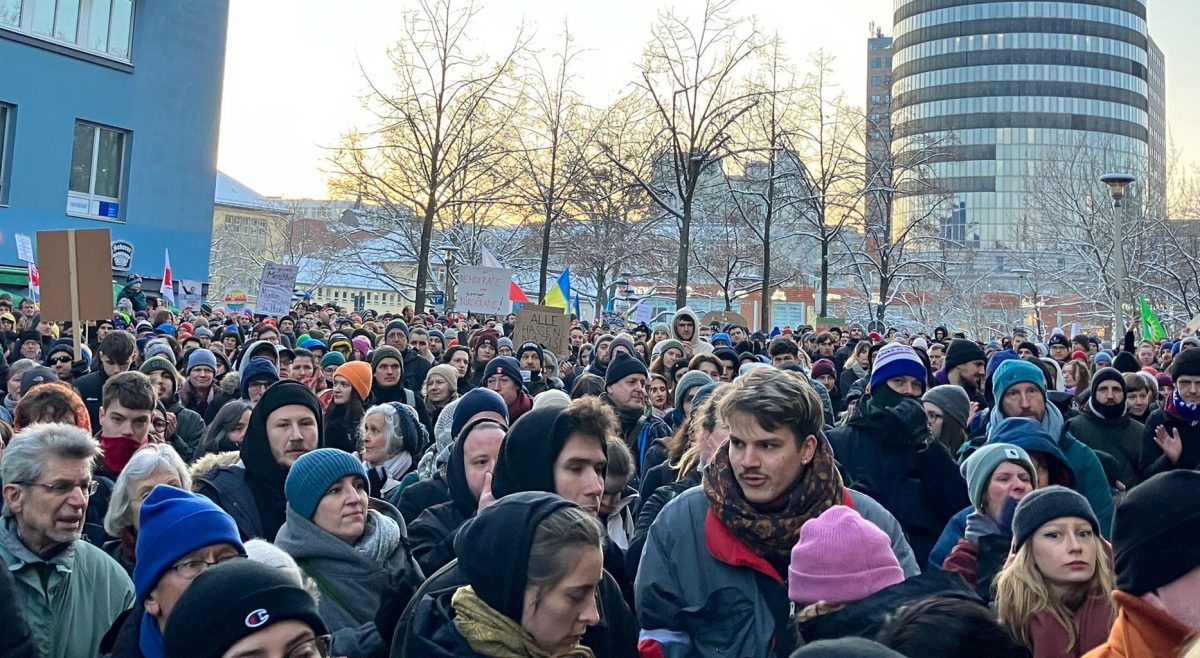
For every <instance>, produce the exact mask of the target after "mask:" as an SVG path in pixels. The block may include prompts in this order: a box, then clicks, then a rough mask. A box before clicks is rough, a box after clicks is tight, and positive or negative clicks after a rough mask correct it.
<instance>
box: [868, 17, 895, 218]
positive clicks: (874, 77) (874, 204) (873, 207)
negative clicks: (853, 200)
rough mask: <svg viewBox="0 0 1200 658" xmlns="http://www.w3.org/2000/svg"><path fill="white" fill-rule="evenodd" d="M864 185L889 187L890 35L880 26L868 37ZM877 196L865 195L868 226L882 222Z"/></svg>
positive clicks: (882, 209)
mask: <svg viewBox="0 0 1200 658" xmlns="http://www.w3.org/2000/svg"><path fill="white" fill-rule="evenodd" d="M865 107H866V108H867V125H866V130H867V135H866V146H867V158H866V159H867V178H866V180H867V185H868V186H871V187H890V186H891V180H892V172H891V161H892V158H891V150H892V146H891V140H892V38H891V37H887V36H884V35H883V32H882V31H881V30H879V29H876V30H875V34H874V35H873V36H872V37H870V38H869V39H867V102H866V106H865ZM881 206H882V202H881V200H880V195H875V194H869V195H867V220H866V225H867V226H879V225H881V224H882V223H883V220H884V213H885V212H887V210H886V209H885V208H882V207H881Z"/></svg>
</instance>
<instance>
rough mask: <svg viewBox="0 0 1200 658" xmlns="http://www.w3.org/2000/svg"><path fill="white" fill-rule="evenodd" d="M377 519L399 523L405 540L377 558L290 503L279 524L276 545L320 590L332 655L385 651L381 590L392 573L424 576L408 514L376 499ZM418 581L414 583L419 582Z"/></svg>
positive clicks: (351, 656)
mask: <svg viewBox="0 0 1200 658" xmlns="http://www.w3.org/2000/svg"><path fill="white" fill-rule="evenodd" d="M370 509H371V511H372V512H375V513H378V515H379V516H375V514H372V516H373V517H375V518H374V519H372V522H374V523H380V522H383V520H382V519H384V518H386V519H391V520H392V521H393V522H395V523H396V524H397V525H398V526H399V527H400V542H399V543H398V544H397V545H396V547H395V548H394V549H392V551H391V552H390V553H389V554H388V555H387V556H386V557H385V558H384V560H383V561H382V562H377V561H375V560H373V559H371V558H370V557H368V556H367V555H364V554H363V553H361V552H359V551H358V550H357V548H356V547H354V546H351V545H350V544H347V543H346V542H344V541H342V540H341V539H338V538H337V537H334V536H333V535H331V534H329V533H328V532H326V531H324V530H322V529H321V528H319V527H317V525H316V524H315V523H313V522H312V521H310V520H308V519H306V518H304V517H303V516H301V515H299V514H297V513H296V512H295V511H294V510H293V509H292V507H291V506H290V505H289V506H288V509H287V521H286V522H284V524H283V527H281V528H280V529H279V534H278V535H277V536H276V538H275V546H276V547H278V548H280V549H282V550H283V551H285V552H286V553H287V554H288V555H290V556H292V558H293V559H295V560H296V564H298V565H299V566H300V568H301V569H303V570H304V573H305V574H306V575H308V577H309V578H311V579H312V580H313V581H315V582H316V583H317V586H318V587H319V588H320V590H321V596H320V599H319V600H318V602H317V611H318V612H319V613H320V614H321V619H323V620H324V621H325V625H326V626H327V627H328V628H329V631H330V632H331V633H332V635H333V655H336V656H347V657H348V658H354V657H355V656H376V655H382V654H383V653H384V652H385V651H386V640H385V638H382V637H380V635H379V631H378V630H377V629H376V628H375V622H374V619H375V612H376V611H377V610H378V609H379V604H380V595H381V594H382V593H383V589H384V588H385V587H387V585H388V583H389V582H390V580H391V579H393V578H401V579H414V580H415V583H419V582H421V581H422V580H424V576H423V575H422V574H421V568H420V567H419V566H417V563H416V562H415V561H414V560H413V559H412V553H411V552H410V550H409V545H408V538H407V532H406V529H405V525H404V519H402V518H401V517H400V513H399V512H397V511H396V508H395V507H392V506H391V505H389V504H387V503H385V502H383V501H381V500H372V501H371V506H370ZM415 583H414V586H415Z"/></svg>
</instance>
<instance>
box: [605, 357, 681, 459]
mask: <svg viewBox="0 0 1200 658" xmlns="http://www.w3.org/2000/svg"><path fill="white" fill-rule="evenodd" d="M649 377H650V373H649V371H647V370H646V364H644V363H642V362H641V361H640V360H639V359H638V358H637V357H634V356H631V355H629V354H627V353H625V352H624V351H621V352H618V353H617V356H616V357H615V358H614V359H613V361H612V363H611V364H610V365H609V366H608V371H607V373H606V375H605V379H604V394H603V395H601V396H600V399H601V400H602V401H603V402H604V403H605V404H607V405H609V406H610V407H612V409H613V411H614V412H615V413H616V415H617V419H618V420H619V421H620V422H621V436H622V437H624V439H625V445H627V446H629V450H630V452H632V453H633V456H634V459H635V460H636V463H637V469H638V473H645V472H646V471H648V470H650V469H651V468H653V467H654V466H657V465H658V464H659V463H661V462H662V461H663V460H664V459H666V451H665V450H654V451H652V450H651V447H652V446H653V445H654V443H655V441H657V440H658V439H663V440H665V439H666V438H667V437H669V436H671V428H670V427H668V426H667V424H666V423H665V422H663V420H662V419H661V418H658V417H656V416H655V415H654V414H653V413H652V411H653V409H652V408H651V407H650V406H649V405H647V404H646V382H647V380H648V379H649Z"/></svg>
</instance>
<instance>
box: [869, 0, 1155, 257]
mask: <svg viewBox="0 0 1200 658" xmlns="http://www.w3.org/2000/svg"><path fill="white" fill-rule="evenodd" d="M893 18H894V26H893V32H892V34H893V41H892V44H891V52H892V65H893V67H892V80H893V82H892V113H891V125H892V126H893V127H894V137H893V143H892V149H893V151H894V152H904V151H905V149H906V147H909V146H910V145H914V144H917V143H918V140H921V139H927V140H936V139H939V138H942V137H945V136H947V135H952V142H951V143H952V146H950V147H949V148H948V149H946V150H947V151H948V152H947V153H946V157H943V158H941V159H940V161H938V162H935V163H933V164H932V166H931V168H932V173H933V174H934V175H935V176H936V178H937V180H938V183H939V185H940V187H942V188H945V189H946V190H948V191H949V192H950V193H951V194H952V195H953V201H952V204H951V205H950V207H951V208H952V210H950V211H949V212H947V213H946V214H947V215H948V217H946V218H945V219H944V220H943V222H944V226H943V237H945V238H947V239H952V240H954V241H955V242H956V249H955V250H954V251H955V252H957V253H955V254H949V255H948V257H949V259H950V262H952V263H956V264H960V265H963V266H964V267H963V268H962V269H963V272H964V273H967V274H980V273H984V274H986V273H987V272H989V271H992V272H995V273H996V274H998V275H1002V274H1003V273H1004V270H1006V269H1008V268H1010V267H1011V265H1012V264H1013V263H1012V261H1011V260H1009V261H1005V257H1006V254H1011V253H1013V252H1020V251H1022V250H1024V249H1028V248H1031V247H1032V246H1033V245H1029V244H1025V242H1026V241H1027V238H1026V237H1025V235H1024V232H1023V228H1022V225H1023V223H1024V219H1025V217H1024V216H1025V215H1026V214H1027V212H1028V202H1029V193H1030V192H1031V191H1032V190H1036V189H1038V187H1039V185H1041V184H1042V183H1043V182H1044V181H1043V180H1041V177H1040V176H1039V175H1038V172H1039V171H1041V170H1042V168H1044V166H1045V163H1047V162H1053V161H1063V160H1066V159H1067V157H1066V156H1067V155H1069V154H1071V153H1077V152H1078V151H1076V149H1080V150H1082V152H1083V154H1082V156H1080V157H1079V158H1078V160H1079V161H1086V162H1089V163H1094V164H1095V165H1096V166H1097V167H1102V168H1104V169H1105V170H1109V171H1130V172H1133V173H1135V174H1137V175H1138V177H1139V185H1138V186H1136V187H1135V188H1134V189H1133V193H1134V194H1135V195H1137V197H1138V198H1139V199H1147V200H1148V199H1152V198H1153V195H1154V194H1155V193H1156V190H1157V189H1159V188H1160V187H1161V186H1162V179H1163V178H1164V176H1165V117H1164V113H1165V95H1166V91H1165V78H1164V77H1163V72H1164V71H1165V66H1166V65H1165V59H1164V57H1163V55H1162V52H1161V50H1159V49H1158V48H1157V47H1156V46H1155V45H1154V43H1153V41H1152V40H1150V38H1149V36H1148V26H1147V11H1146V2H1145V0H1116V1H1108V0H1104V1H1100V0H1080V1H1077V2H1012V1H998V2H987V3H976V2H969V3H968V2H955V1H952V0H897V1H896V3H895V13H894V16H893ZM1091 178H1092V176H1091V175H1090V173H1089V175H1088V179H1089V180H1086V181H1076V185H1075V189H1079V190H1091V189H1094V193H1095V194H1096V195H1097V196H1098V197H1100V198H1103V197H1104V196H1105V195H1106V190H1105V188H1104V187H1103V186H1102V185H1101V184H1100V183H1099V182H1097V181H1095V180H1091ZM1139 188H1140V189H1139ZM1080 194H1081V196H1082V195H1083V194H1087V192H1081V193H1080ZM929 198H932V197H928V198H927V197H925V196H923V195H921V194H913V195H909V196H901V197H898V198H897V200H896V204H895V208H894V213H895V215H894V217H895V218H896V220H897V221H896V222H895V224H894V227H893V228H894V230H897V231H898V230H903V229H904V227H905V226H906V225H907V223H908V222H909V221H911V219H912V218H915V217H920V216H922V215H923V213H924V212H925V209H926V208H927V207H928V206H927V204H928V203H929Z"/></svg>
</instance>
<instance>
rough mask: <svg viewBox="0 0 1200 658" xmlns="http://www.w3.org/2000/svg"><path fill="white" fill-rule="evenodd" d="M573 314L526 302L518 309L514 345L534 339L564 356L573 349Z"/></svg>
mask: <svg viewBox="0 0 1200 658" xmlns="http://www.w3.org/2000/svg"><path fill="white" fill-rule="evenodd" d="M570 336H571V316H569V315H567V314H566V313H565V312H563V309H561V308H555V307H553V306H537V305H534V304H526V305H524V306H522V307H521V310H520V311H517V324H516V330H515V331H514V332H513V345H516V346H520V345H521V343H524V342H526V341H534V342H535V343H538V344H540V345H541V346H542V347H545V348H546V349H548V350H550V351H551V352H554V353H555V354H556V355H559V356H562V355H564V354H570V351H571V341H570Z"/></svg>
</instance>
